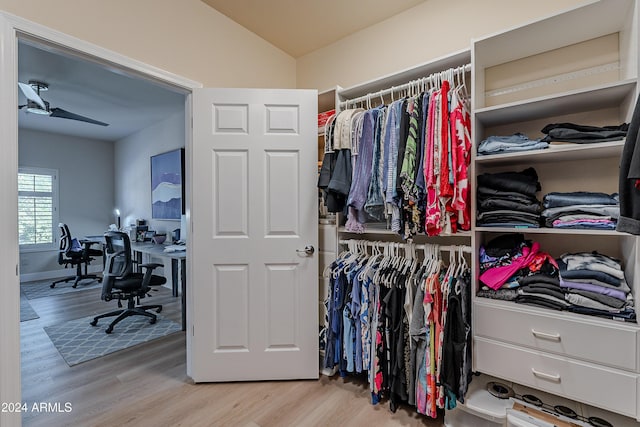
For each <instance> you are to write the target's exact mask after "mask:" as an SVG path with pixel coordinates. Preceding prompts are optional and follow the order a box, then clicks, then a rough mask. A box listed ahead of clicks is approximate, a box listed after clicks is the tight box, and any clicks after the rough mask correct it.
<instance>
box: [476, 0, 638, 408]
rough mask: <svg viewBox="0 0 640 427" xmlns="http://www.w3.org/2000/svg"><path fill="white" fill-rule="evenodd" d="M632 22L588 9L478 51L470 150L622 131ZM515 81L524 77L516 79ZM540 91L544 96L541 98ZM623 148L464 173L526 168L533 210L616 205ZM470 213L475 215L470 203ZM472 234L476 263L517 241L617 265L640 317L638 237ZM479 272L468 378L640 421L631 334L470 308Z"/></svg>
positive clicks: (569, 151)
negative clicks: (557, 128)
mask: <svg viewBox="0 0 640 427" xmlns="http://www.w3.org/2000/svg"><path fill="white" fill-rule="evenodd" d="M638 13H639V12H638V5H637V3H636V1H633V0H603V1H598V2H591V3H589V4H587V5H586V6H583V7H579V8H575V9H572V10H568V11H567V12H565V13H561V14H558V15H555V16H552V17H549V18H547V19H542V20H540V21H536V22H532V23H529V24H527V25H524V26H522V27H518V28H513V29H511V30H508V31H505V32H502V33H499V34H495V35H492V36H489V37H486V38H483V39H480V40H476V41H474V42H473V43H472V57H473V61H472V63H473V82H472V87H473V97H472V98H473V99H472V102H473V109H472V126H473V133H472V137H473V140H474V143H475V146H476V147H477V144H478V143H479V142H480V141H481V140H483V139H485V138H486V137H488V136H490V135H508V134H512V133H515V132H523V133H525V134H526V135H527V136H529V137H530V138H537V137H541V136H543V135H542V133H541V132H540V130H541V129H542V128H543V127H544V125H545V124H549V123H562V122H573V123H580V124H591V125H596V126H602V125H613V124H620V123H623V122H628V121H629V120H630V118H631V114H632V112H633V111H632V109H633V106H634V103H635V100H636V97H637V95H638V85H637V77H638V54H637V53H638ZM612 44H613V45H615V46H616V50H615V51H611V50H610V49H607V50H602V51H598V50H597V49H594V50H592V51H590V52H589V57H588V58H586V60H587V62H589V61H590V62H589V63H586V62H585V61H583V59H585V58H584V57H583V56H580V55H572V51H574V50H575V51H579V50H580V49H583V50H584V46H585V45H589V46H604V45H607V46H611V45H612ZM558 52H562V55H563V58H565V59H566V61H565V62H564V63H562V64H561V65H562V67H563V68H562V71H561V72H562V73H563V74H562V76H557V75H554V74H553V73H554V72H555V71H554V70H559V69H560V67H554V66H555V65H558V64H557V63H556V62H554V61H557V58H558ZM612 57H613V63H612V62H611V61H612ZM601 58H602V59H601ZM600 60H601V61H602V63H598V61H600ZM612 64H613V65H612ZM587 68H588V69H587ZM525 69H526V70H525ZM513 70H525V72H523V75H517V76H514V75H513ZM592 70H600V71H601V72H600V71H598V72H593V71H592ZM558 72H560V71H558ZM567 76H568V77H567ZM514 79H515V80H517V82H516V83H514ZM528 79H529V80H528ZM534 81H535V84H533V83H531V82H534ZM541 81H542V82H547V84H546V85H542V86H540V85H539V82H541ZM501 87H502V88H505V89H504V90H501V89H500V88H501ZM532 88H533V89H532ZM502 94H504V97H503V100H501V98H500V97H501V96H502ZM623 146H624V141H613V142H606V143H598V144H587V145H557V146H556V145H554V146H551V147H550V148H549V149H546V150H539V151H532V152H520V153H508V154H497V155H489V156H476V155H474V156H473V159H472V163H473V168H472V169H473V173H474V176H478V175H479V174H481V173H494V172H502V171H507V170H513V171H519V170H523V169H525V168H526V167H529V166H532V167H534V168H535V169H536V171H537V173H538V176H539V180H540V183H541V186H542V191H541V193H540V198H541V197H542V196H543V195H544V194H546V193H548V192H551V191H580V190H583V191H602V192H606V193H614V192H617V188H618V164H619V160H620V155H621V153H622V148H623ZM474 188H475V185H474ZM472 205H473V207H474V210H475V207H476V201H475V194H474V200H473V203H472ZM472 231H473V239H472V240H473V246H474V252H475V253H476V254H477V253H478V250H479V247H480V245H482V244H483V243H486V242H487V241H489V240H490V239H492V238H494V237H496V236H498V235H501V234H505V233H523V234H524V235H525V238H527V239H531V240H534V241H538V242H540V244H541V248H542V250H544V251H545V252H548V253H550V254H551V255H552V256H554V257H558V256H560V255H561V254H562V253H564V252H578V251H592V250H597V251H599V252H601V253H604V254H607V255H611V256H614V257H617V258H619V259H621V260H622V261H623V266H624V267H625V274H626V278H627V281H628V283H629V285H630V287H631V288H632V292H633V293H634V296H635V298H636V308H638V301H637V298H638V296H640V263H639V257H638V252H639V248H640V245H639V239H638V237H636V236H633V235H629V234H626V233H618V232H616V231H608V230H574V229H570V230H567V229H550V228H537V229H528V228H526V229H525V228H522V229H521V228H508V227H501V228H493V227H476V226H474V227H473V228H472ZM475 268H476V270H475V274H474V277H475V279H474V290H473V309H472V312H473V334H474V352H473V354H474V370H476V371H479V372H483V373H486V374H489V375H492V376H495V377H498V378H502V379H504V380H506V381H513V382H515V383H519V384H523V385H525V386H529V387H533V388H536V389H539V390H543V391H546V392H550V393H553V394H556V395H558V396H562V397H565V398H569V399H573V400H576V401H578V402H582V403H585V404H591V405H593V406H596V407H599V408H602V409H606V410H609V411H613V412H616V413H619V414H622V415H625V416H628V417H633V418H636V419H639V420H640V406H639V404H638V400H639V399H638V398H639V397H640V395H639V391H638V389H639V387H640V327H639V326H638V325H637V324H635V323H621V322H616V321H613V320H608V319H601V318H596V317H593V316H586V315H580V314H574V313H567V312H559V311H554V310H548V309H543V308H537V307H533V306H523V305H520V304H515V303H512V302H505V301H497V300H492V299H488V298H481V297H477V296H476V295H475V292H476V290H477V289H478V286H479V284H478V280H477V277H478V273H479V272H478V270H477V264H476V267H475Z"/></svg>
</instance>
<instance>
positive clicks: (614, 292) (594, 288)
mask: <svg viewBox="0 0 640 427" xmlns="http://www.w3.org/2000/svg"><path fill="white" fill-rule="evenodd" d="M560 287H561V288H572V289H581V290H583V291H591V292H596V293H598V294H602V295H609V296H610V297H614V298H617V299H620V300H623V301H626V300H627V294H626V293H625V292H623V291H620V290H618V289H611V288H605V287H604V286H598V285H593V284H591V283H580V282H568V281H566V280H563V279H562V278H560Z"/></svg>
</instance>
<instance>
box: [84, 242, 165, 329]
mask: <svg viewBox="0 0 640 427" xmlns="http://www.w3.org/2000/svg"><path fill="white" fill-rule="evenodd" d="M104 237H105V240H106V247H105V255H106V257H107V260H106V263H105V268H104V272H103V273H102V299H103V300H104V301H111V300H113V299H117V300H118V307H120V309H119V310H115V311H111V312H109V313H105V314H101V315H99V316H96V317H94V318H93V321H91V322H90V323H91V325H92V326H96V325H97V324H98V320H99V319H102V318H104V317H114V316H118V317H116V319H115V320H114V321H113V322H111V324H110V325H109V326H108V327H107V329H106V330H105V332H106V333H108V334H110V333H111V332H112V331H113V327H114V326H115V325H116V324H117V323H119V322H120V321H122V320H123V319H125V318H127V317H129V316H147V317H149V318H151V320H150V322H149V323H151V324H154V323H156V319H157V316H156V315H155V314H153V313H149V312H148V311H147V310H155V311H156V313H160V312H161V311H162V306H161V305H138V306H136V303H137V304H140V299H142V298H145V297H147V296H151V295H149V292H150V291H151V286H160V285H163V284H164V283H166V281H167V280H166V279H165V278H164V277H163V276H156V275H154V274H152V272H153V269H154V268H156V267H160V266H161V265H162V264H156V263H149V264H140V267H144V268H145V269H146V270H145V272H144V273H136V272H134V271H133V259H132V258H131V241H130V240H129V235H128V234H126V233H121V232H119V231H110V232H107V233H106V234H105V235H104ZM122 300H126V301H127V308H125V309H123V308H122Z"/></svg>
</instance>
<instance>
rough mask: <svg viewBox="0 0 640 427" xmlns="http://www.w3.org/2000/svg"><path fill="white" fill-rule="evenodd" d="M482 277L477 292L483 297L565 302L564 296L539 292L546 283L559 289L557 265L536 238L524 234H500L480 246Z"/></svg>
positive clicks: (543, 302) (518, 300)
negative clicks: (527, 238) (532, 239)
mask: <svg viewBox="0 0 640 427" xmlns="http://www.w3.org/2000/svg"><path fill="white" fill-rule="evenodd" d="M479 279H480V284H481V288H480V289H479V290H478V292H476V295H477V296H480V297H486V298H492V299H500V300H507V301H516V302H529V301H533V302H540V305H544V304H545V303H546V302H547V301H549V302H550V303H551V304H554V303H555V304H561V303H564V299H563V298H560V301H559V302H556V301H554V299H553V296H551V297H550V298H547V296H546V295H545V294H547V293H548V292H536V288H538V287H545V286H547V285H554V286H555V288H557V289H559V275H558V265H557V263H556V261H555V260H554V259H553V257H551V256H550V255H549V254H548V253H546V252H543V251H541V250H540V245H539V244H538V243H537V242H531V241H528V240H525V239H524V236H523V235H522V234H506V235H503V236H499V237H496V238H494V239H492V240H491V241H489V242H488V243H487V244H486V245H482V246H481V247H480V277H479ZM566 305H568V304H566ZM551 308H556V307H555V306H553V307H551ZM559 309H561V308H559Z"/></svg>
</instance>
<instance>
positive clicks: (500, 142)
mask: <svg viewBox="0 0 640 427" xmlns="http://www.w3.org/2000/svg"><path fill="white" fill-rule="evenodd" d="M548 147H549V143H548V142H545V141H541V140H540V139H529V138H528V137H527V136H526V135H524V134H522V133H514V134H513V135H505V136H490V137H488V138H487V139H485V140H483V141H481V142H480V144H478V155H479V156H488V155H489V154H499V153H515V152H519V151H531V150H542V149H545V148H548Z"/></svg>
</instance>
